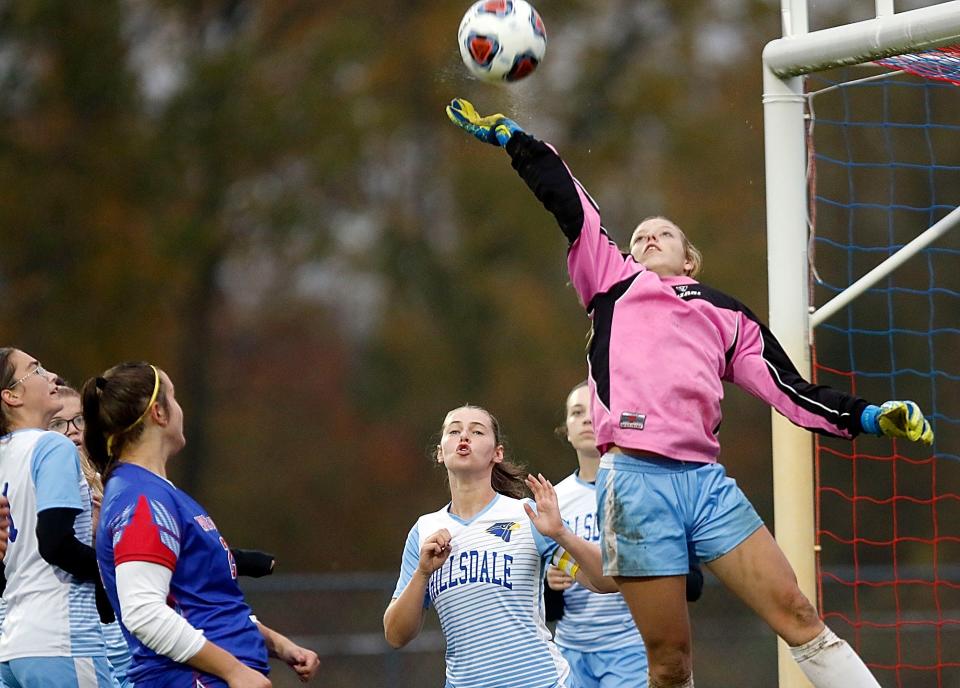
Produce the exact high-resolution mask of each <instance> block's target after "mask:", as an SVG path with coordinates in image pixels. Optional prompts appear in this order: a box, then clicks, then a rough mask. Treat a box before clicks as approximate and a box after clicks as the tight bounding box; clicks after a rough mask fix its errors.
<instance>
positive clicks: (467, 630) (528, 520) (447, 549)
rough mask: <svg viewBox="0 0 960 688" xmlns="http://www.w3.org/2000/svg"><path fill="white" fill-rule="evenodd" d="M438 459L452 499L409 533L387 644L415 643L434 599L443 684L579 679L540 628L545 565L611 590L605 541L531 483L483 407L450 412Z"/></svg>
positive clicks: (544, 485) (539, 480) (544, 684)
mask: <svg viewBox="0 0 960 688" xmlns="http://www.w3.org/2000/svg"><path fill="white" fill-rule="evenodd" d="M433 460H434V461H435V462H436V463H437V464H438V465H440V466H442V467H443V468H444V469H445V470H446V473H447V478H448V482H449V485H450V497H451V499H450V503H449V504H447V505H446V506H444V507H443V508H442V509H440V510H439V511H435V512H433V513H429V514H425V515H423V516H421V517H420V518H419V519H418V520H417V522H416V524H415V525H414V526H413V528H412V529H411V530H410V533H409V535H408V536H407V541H406V545H405V547H404V550H403V559H402V562H401V566H400V578H399V580H398V581H397V586H396V590H395V592H394V595H393V600H392V601H391V602H390V605H389V606H388V607H387V610H386V612H385V613H384V617H383V627H384V634H385V636H386V639H387V642H388V643H390V645H392V646H393V647H396V648H399V647H403V646H405V645H407V644H408V643H410V642H411V641H412V640H413V639H414V638H415V637H416V636H417V635H418V634H419V633H420V629H421V628H422V627H423V622H424V618H425V616H426V609H427V607H429V606H430V605H433V606H434V607H436V609H437V614H438V615H439V617H440V626H441V628H442V630H443V635H444V638H445V639H446V643H447V653H446V665H447V666H446V685H447V686H449V687H451V688H452V687H454V686H456V687H457V688H460V687H462V686H524V687H525V688H565V687H566V688H571V687H572V686H575V685H576V684H575V683H574V682H573V681H572V680H571V678H570V669H569V667H568V665H567V662H566V661H565V660H564V659H563V656H562V655H561V654H560V653H559V652H558V651H557V648H556V646H555V645H554V644H553V642H552V641H551V640H550V632H549V630H547V627H546V625H545V624H544V620H543V611H542V604H541V598H542V594H543V592H542V590H543V588H542V586H543V572H544V568H545V566H546V565H547V564H548V563H550V562H553V563H554V564H555V565H558V566H560V567H562V568H563V569H564V570H565V571H567V573H568V574H569V575H571V576H572V577H574V578H575V579H576V580H577V581H578V582H579V583H581V584H582V585H586V586H587V587H589V588H590V589H593V590H603V591H606V592H613V591H615V590H616V587H615V586H614V585H613V581H612V580H610V579H608V578H604V577H603V576H602V575H601V573H600V550H599V548H598V547H597V545H596V544H593V543H588V542H587V541H586V540H584V539H583V538H580V537H578V536H576V535H575V534H574V533H572V532H571V531H570V530H569V529H568V528H567V527H566V526H565V525H564V523H563V521H562V520H561V518H560V512H559V509H558V507H557V499H556V493H555V492H554V490H553V486H552V485H551V484H550V482H549V481H548V480H545V479H544V478H543V476H539V477H536V478H535V477H533V476H527V478H526V479H524V478H522V477H521V476H522V472H521V470H520V468H519V467H518V466H516V465H514V464H513V463H511V462H510V461H508V460H507V458H506V456H505V450H504V443H503V439H502V437H501V434H500V424H499V423H498V422H497V420H496V418H494V417H493V415H491V414H490V413H489V412H488V411H486V410H485V409H482V408H479V407H476V406H462V407H460V408H456V409H454V410H452V411H450V412H449V413H448V414H447V416H446V418H445V419H444V421H443V429H442V431H441V437H440V441H439V443H438V444H437V447H436V453H435V454H434V455H433ZM526 488H529V489H530V490H531V491H532V493H533V496H534V499H535V500H536V504H535V507H536V508H534V507H533V505H532V503H531V502H530V500H528V499H524V496H525V495H526V493H527V490H526Z"/></svg>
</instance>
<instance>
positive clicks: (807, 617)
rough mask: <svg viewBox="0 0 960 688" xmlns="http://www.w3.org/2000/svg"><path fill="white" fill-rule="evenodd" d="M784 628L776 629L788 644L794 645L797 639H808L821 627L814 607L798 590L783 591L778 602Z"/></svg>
mask: <svg viewBox="0 0 960 688" xmlns="http://www.w3.org/2000/svg"><path fill="white" fill-rule="evenodd" d="M778 606H779V607H780V611H781V615H782V617H783V619H784V621H785V627H784V628H781V629H777V630H778V631H779V633H780V635H781V636H783V638H784V640H786V641H787V642H788V643H791V642H794V643H796V642H797V641H798V639H800V641H802V640H803V639H809V638H807V636H810V637H813V635H816V633H817V632H819V628H820V626H821V625H822V622H821V621H820V616H819V614H817V609H816V607H814V606H813V604H811V602H810V600H808V599H807V597H806V595H804V594H803V593H802V592H801V591H800V589H799V588H796V587H794V588H792V589H790V590H787V591H784V592H783V594H782V595H781V596H780V598H779V600H778Z"/></svg>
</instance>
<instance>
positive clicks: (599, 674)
mask: <svg viewBox="0 0 960 688" xmlns="http://www.w3.org/2000/svg"><path fill="white" fill-rule="evenodd" d="M558 647H559V646H558ZM559 649H560V653H561V654H562V655H563V657H564V659H566V660H567V663H568V664H569V665H570V673H571V674H572V675H573V677H574V681H575V682H576V685H577V686H578V688H647V652H646V650H645V649H644V648H643V645H628V646H627V647H624V648H621V649H619V650H600V651H598V652H577V651H576V650H571V649H569V648H566V647H559Z"/></svg>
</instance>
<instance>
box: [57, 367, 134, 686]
mask: <svg viewBox="0 0 960 688" xmlns="http://www.w3.org/2000/svg"><path fill="white" fill-rule="evenodd" d="M57 394H58V395H59V397H60V401H61V403H62V407H61V409H60V411H58V412H57V414H56V415H55V416H54V417H53V418H52V419H51V420H50V425H49V429H50V430H52V431H54V432H59V433H60V434H61V435H64V436H65V437H66V438H67V439H68V440H70V441H71V442H73V446H75V447H76V448H77V454H78V455H79V458H80V472H81V473H82V474H83V477H84V479H85V480H86V481H87V484H88V485H89V486H90V497H91V501H92V521H93V531H94V533H96V529H97V521H98V520H99V518H100V506H101V504H102V503H103V482H102V481H101V480H100V474H99V473H97V469H96V468H95V467H94V466H93V464H92V463H90V459H89V457H88V456H87V451H86V449H84V446H83V427H84V426H83V411H82V410H81V408H80V393H79V392H77V390H75V389H73V388H72V387H69V386H67V385H66V384H58V385H57ZM100 630H101V631H103V641H104V643H105V644H106V653H107V661H108V662H109V663H110V670H111V672H112V673H113V677H114V679H116V681H117V683H118V684H119V685H120V688H132V686H133V684H132V683H131V682H130V681H129V680H128V679H127V669H128V668H129V666H130V649H129V648H128V647H127V641H126V640H125V639H124V637H123V633H122V632H121V631H120V623H119V622H118V621H117V620H116V619H114V620H113V621H111V622H109V623H101V624H100Z"/></svg>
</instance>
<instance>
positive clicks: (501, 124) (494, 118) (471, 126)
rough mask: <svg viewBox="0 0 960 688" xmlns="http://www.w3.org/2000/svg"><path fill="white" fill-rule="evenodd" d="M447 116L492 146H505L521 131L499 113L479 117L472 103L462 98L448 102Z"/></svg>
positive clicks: (514, 123) (515, 124)
mask: <svg viewBox="0 0 960 688" xmlns="http://www.w3.org/2000/svg"><path fill="white" fill-rule="evenodd" d="M447 117H449V118H450V121H451V122H453V123H454V124H456V125H457V126H458V127H460V128H461V129H463V130H464V131H466V132H467V133H469V134H472V135H473V136H475V137H476V138H478V139H480V140H481V141H483V142H484V143H489V144H491V145H494V146H506V145H507V141H509V140H510V137H511V136H513V134H514V133H515V132H518V131H523V129H521V128H520V127H519V126H517V123H516V122H514V121H513V120H511V119H508V118H507V117H505V116H504V115H501V114H499V113H498V114H496V115H487V116H486V117H481V116H480V113H478V112H477V110H476V108H474V107H473V104H472V103H471V102H470V101H469V100H464V99H463V98H454V99H453V100H452V101H451V102H450V104H449V105H448V106H447Z"/></svg>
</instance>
